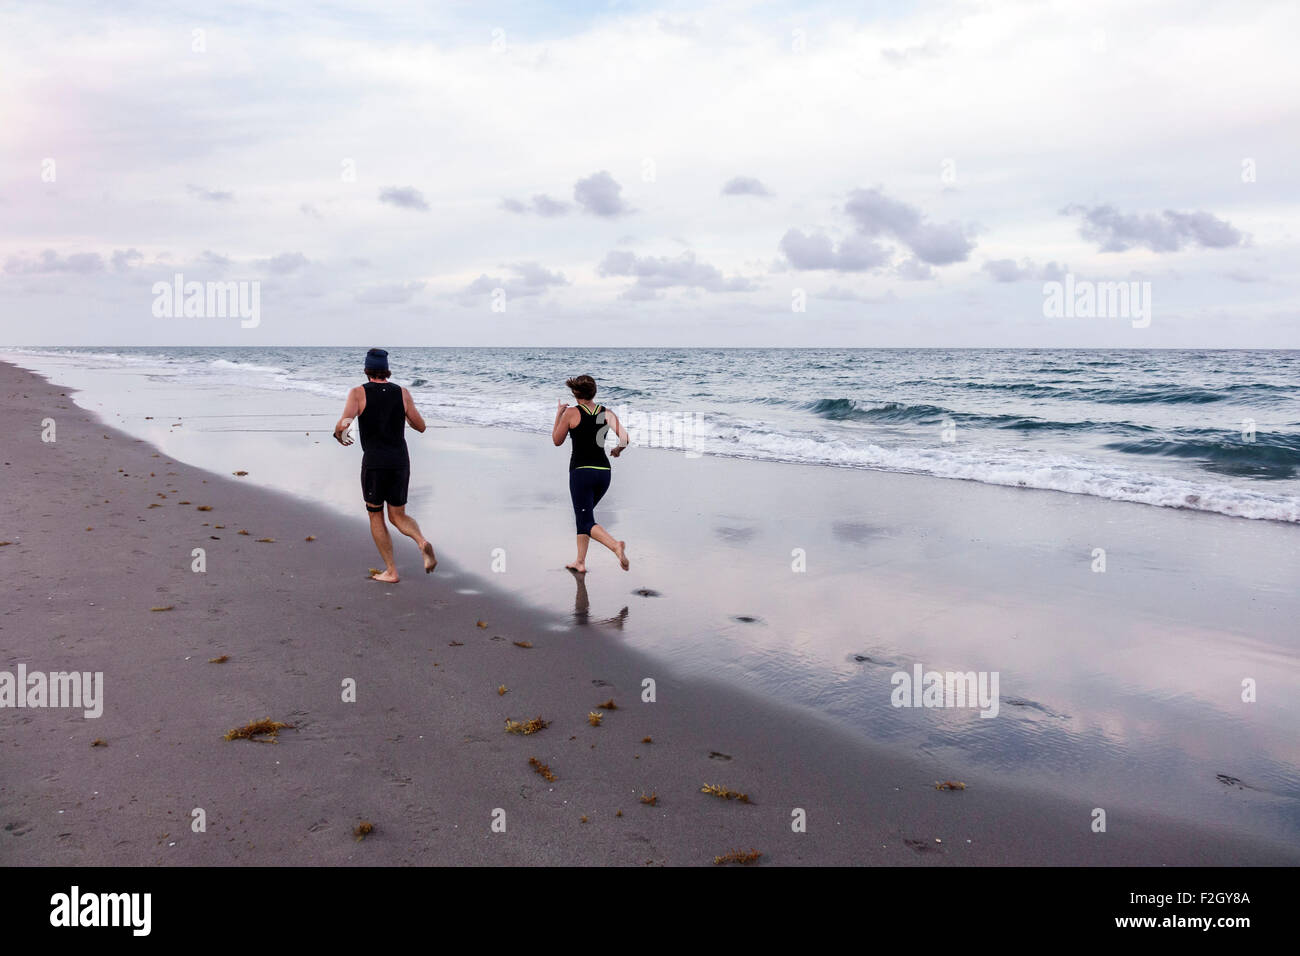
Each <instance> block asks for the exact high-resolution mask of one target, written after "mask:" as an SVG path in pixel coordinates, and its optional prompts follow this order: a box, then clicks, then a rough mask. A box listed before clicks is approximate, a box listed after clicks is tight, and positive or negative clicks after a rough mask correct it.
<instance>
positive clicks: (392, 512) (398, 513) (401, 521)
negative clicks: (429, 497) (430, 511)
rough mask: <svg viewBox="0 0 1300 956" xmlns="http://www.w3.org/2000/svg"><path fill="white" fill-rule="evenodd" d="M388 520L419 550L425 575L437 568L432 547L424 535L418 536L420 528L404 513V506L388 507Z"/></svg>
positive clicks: (436, 560) (436, 559)
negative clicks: (422, 558)
mask: <svg viewBox="0 0 1300 956" xmlns="http://www.w3.org/2000/svg"><path fill="white" fill-rule="evenodd" d="M388 520H389V521H391V522H392V523H393V527H394V528H396V529H397V530H398V531H400V532H402V534H404V535H406V536H407V537H408V538H410V539H412V540H413V541H414V542H415V546H416V547H417V548H419V549H420V554H421V555H423V557H424V573H425V574H428V573H429V572H430V571H432V570H433V569H434V568H436V567H437V566H438V558H437V556H436V555H435V554H434V553H433V545H431V544H430V543H429V542H428V541H427V540H426V539H425V537H424V535H422V534H420V526H419V525H418V524H416V523H415V519H414V518H412V517H411V516H410V515H408V514H407V513H406V506H405V505H389V506H388Z"/></svg>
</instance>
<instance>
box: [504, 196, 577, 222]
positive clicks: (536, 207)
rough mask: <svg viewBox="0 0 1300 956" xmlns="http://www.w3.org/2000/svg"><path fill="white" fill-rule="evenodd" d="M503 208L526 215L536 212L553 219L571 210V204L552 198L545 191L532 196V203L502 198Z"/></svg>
mask: <svg viewBox="0 0 1300 956" xmlns="http://www.w3.org/2000/svg"><path fill="white" fill-rule="evenodd" d="M501 208H502V209H504V210H505V211H506V212H513V213H516V214H518V215H525V214H527V213H530V212H535V213H537V215H539V216H542V217H544V218H546V219H553V218H554V217H556V216H563V215H564V214H565V213H567V212H568V211H569V204H568V203H567V202H563V201H561V200H559V199H552V198H551V197H550V196H547V195H546V194H545V193H538V194H537V195H535V196H534V197H533V198H532V204H531V205H529V204H528V203H523V202H520V201H519V200H518V199H503V200H501Z"/></svg>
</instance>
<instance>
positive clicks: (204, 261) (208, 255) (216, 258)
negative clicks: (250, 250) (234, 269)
mask: <svg viewBox="0 0 1300 956" xmlns="http://www.w3.org/2000/svg"><path fill="white" fill-rule="evenodd" d="M198 264H199V265H202V266H207V267H208V268H210V269H215V270H216V271H218V272H220V271H223V270H224V269H225V268H226V267H227V266H229V265H230V257H229V256H221V255H217V253H215V252H211V251H210V250H207V249H204V250H203V253H202V255H200V256H199V261H198Z"/></svg>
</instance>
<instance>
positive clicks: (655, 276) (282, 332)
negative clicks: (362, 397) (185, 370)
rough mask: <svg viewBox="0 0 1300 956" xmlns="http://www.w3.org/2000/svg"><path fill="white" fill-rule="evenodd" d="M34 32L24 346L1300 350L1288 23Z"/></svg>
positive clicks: (1267, 7) (19, 280)
mask: <svg viewBox="0 0 1300 956" xmlns="http://www.w3.org/2000/svg"><path fill="white" fill-rule="evenodd" d="M3 22H4V25H5V29H4V30H3V32H0V62H2V63H3V64H4V67H3V70H0V124H2V128H3V130H4V132H3V135H0V345H10V346H30V345H145V346H147V345H158V346H162V345H233V346H245V345H249V346H255V345H356V344H370V343H374V342H383V343H386V344H392V345H406V346H419V345H429V346H439V345H443V346H456V345H504V346H584V345H588V346H593V347H595V346H602V347H611V346H612V347H620V346H623V347H655V346H664V347H670V346H672V347H680V346H755V347H759V346H785V347H792V346H809V347H826V346H858V347H870V346H881V347H894V346H934V347H945V346H954V347H956V346H961V347H1016V346H1025V347H1117V348H1147V347H1151V348H1176V347H1190V348H1300V284H1298V279H1297V275H1296V268H1295V264H1296V263H1297V262H1298V261H1300V230H1298V223H1300V218H1298V214H1300V162H1298V160H1300V57H1297V56H1296V55H1295V50H1294V47H1295V38H1296V37H1300V5H1298V4H1296V3H1294V2H1291V0H1284V2H1241V3H1232V4H1220V3H1210V2H1195V0H1182V2H1168V3H1166V2H1132V0H1125V2H1110V0H1082V2H1074V0H1058V2H954V3H947V2H943V3H916V4H905V3H897V2H877V3H872V2H858V3H816V2H812V3H807V2H804V3H798V4H785V3H775V2H759V3H742V2H721V3H710V4H699V5H696V6H690V5H685V4H676V3H648V2H645V3H643V2H636V3H624V2H600V3H597V2H584V3H564V4H543V3H523V2H519V3H495V2H491V0H488V2H475V3H460V2H450V3H382V2H376V3H350V2H345V0H340V2H333V3H296V2H292V0H290V2H285V3H278V4H275V5H274V9H268V8H266V7H264V6H263V5H262V4H244V3H225V4H215V5H214V4H210V3H205V4H187V3H185V2H172V3H131V2H129V0H127V2H121V3H114V4H102V3H98V2H95V3H90V2H81V3H76V2H72V3H60V2H42V3H27V4H13V3H8V4H5V5H4V7H3ZM177 275H180V276H182V277H183V282H184V283H191V282H193V283H200V284H202V286H201V287H203V288H206V285H207V284H209V283H225V282H236V283H241V284H242V285H241V288H243V289H244V290H246V291H247V290H250V289H252V288H256V290H257V296H258V298H257V302H258V316H257V321H256V324H249V323H245V322H241V321H240V320H239V319H238V318H236V317H231V316H220V315H212V314H205V315H196V316H188V317H187V316H168V315H165V314H163V315H160V314H158V312H159V307H158V304H157V299H158V297H159V292H158V289H159V288H160V287H159V286H158V285H157V284H158V283H172V282H173V281H174V277H175V276H177ZM1066 282H1068V283H1069V286H1068V288H1071V289H1080V288H1083V287H1084V286H1089V285H1092V286H1094V287H1095V286H1096V284H1099V283H1120V282H1122V283H1135V285H1130V286H1127V287H1126V288H1128V289H1131V290H1132V291H1133V293H1134V296H1135V297H1134V300H1133V301H1134V302H1139V301H1142V302H1146V303H1147V305H1148V306H1149V315H1147V316H1145V318H1146V321H1145V322H1144V321H1141V320H1140V319H1141V318H1142V317H1141V316H1139V317H1134V316H1132V315H1129V314H1127V313H1122V314H1101V315H1087V314H1083V315H1079V314H1075V315H1069V316H1059V315H1052V314H1048V312H1049V310H1046V309H1045V307H1044V306H1045V302H1046V301H1047V300H1048V298H1049V286H1050V284H1052V283H1063V284H1064V283H1066ZM1112 304H1113V303H1112ZM1084 311H1086V310H1084Z"/></svg>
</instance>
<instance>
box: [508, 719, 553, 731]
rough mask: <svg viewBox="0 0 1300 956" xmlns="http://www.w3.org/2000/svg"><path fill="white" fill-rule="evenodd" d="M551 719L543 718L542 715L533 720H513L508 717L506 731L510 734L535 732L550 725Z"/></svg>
mask: <svg viewBox="0 0 1300 956" xmlns="http://www.w3.org/2000/svg"><path fill="white" fill-rule="evenodd" d="M550 724H551V722H550V721H549V720H542V718H540V717H534V718H533V719H532V720H523V721H520V720H511V719H510V718H508V717H507V718H506V733H508V734H535V733H537V732H538V731H539V730H544V729H545V728H547V727H549V726H550Z"/></svg>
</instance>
